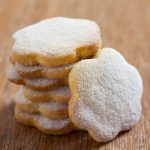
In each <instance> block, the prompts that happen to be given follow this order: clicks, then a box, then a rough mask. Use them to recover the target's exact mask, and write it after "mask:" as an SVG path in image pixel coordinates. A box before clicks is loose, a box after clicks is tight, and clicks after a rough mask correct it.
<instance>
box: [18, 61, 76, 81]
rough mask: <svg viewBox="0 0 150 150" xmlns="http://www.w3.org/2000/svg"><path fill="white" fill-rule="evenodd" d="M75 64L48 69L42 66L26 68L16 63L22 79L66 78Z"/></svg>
mask: <svg viewBox="0 0 150 150" xmlns="http://www.w3.org/2000/svg"><path fill="white" fill-rule="evenodd" d="M73 65H74V64H68V65H64V66H57V67H46V66H41V65H36V66H25V65H22V64H19V63H15V68H16V70H17V72H18V74H19V75H20V76H22V77H31V78H33V77H34V78H37V77H48V78H66V77H68V74H69V72H70V70H71V68H72V67H73Z"/></svg>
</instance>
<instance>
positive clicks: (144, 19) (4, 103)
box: [0, 0, 150, 150]
mask: <svg viewBox="0 0 150 150" xmlns="http://www.w3.org/2000/svg"><path fill="white" fill-rule="evenodd" d="M53 16H67V17H78V18H87V19H92V20H95V21H96V22H97V23H98V24H99V25H100V26H101V31H102V38H103V45H104V46H106V47H114V48H116V49H118V50H119V51H120V52H121V53H122V54H123V55H124V56H125V58H126V59H127V60H128V61H129V62H130V63H131V64H133V65H135V66H136V67H137V68H138V69H139V71H140V73H141V75H142V77H143V81H144V95H143V99H142V105H143V114H142V117H141V120H140V122H139V123H138V125H137V126H136V127H135V128H134V129H133V130H131V131H129V132H125V133H122V134H120V135H119V136H118V137H117V138H116V139H115V140H113V141H111V142H109V143H105V144H102V143H97V142H95V141H94V140H92V139H91V137H90V136H89V135H88V134H87V133H86V132H72V133H71V134H68V135H64V136H48V135H45V134H43V133H41V132H39V131H37V130H36V129H34V128H29V127H24V126H22V125H20V124H19V123H17V122H16V121H15V119H14V102H13V101H14V100H13V97H14V94H15V92H16V90H17V86H14V85H12V84H10V83H9V82H8V81H7V77H6V70H7V67H8V56H9V53H10V48H11V46H12V38H11V36H12V33H13V32H15V31H16V30H17V29H19V28H22V27H24V26H26V25H29V24H32V23H35V22H37V21H39V20H41V19H44V18H49V17H53ZM0 21H1V22H0V149H2V150H22V149H25V150H38V149H39V150H47V149H50V150H55V149H56V150H63V149H64V150H74V149H75V150H91V149H99V150H150V109H149V106H150V94H149V92H150V91H149V89H150V1H149V0H132V1H131V0H108V1H106V0H105V1H103V0H0Z"/></svg>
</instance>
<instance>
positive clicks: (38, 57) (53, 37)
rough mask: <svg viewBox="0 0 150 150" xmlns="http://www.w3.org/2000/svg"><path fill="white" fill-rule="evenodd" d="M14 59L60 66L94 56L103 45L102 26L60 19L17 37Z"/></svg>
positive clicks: (13, 49) (90, 22) (24, 31)
mask: <svg viewBox="0 0 150 150" xmlns="http://www.w3.org/2000/svg"><path fill="white" fill-rule="evenodd" d="M13 38H14V40H15V41H14V45H13V48H12V58H13V60H14V61H15V62H18V63H21V64H25V65H37V64H40V65H44V66H60V65H65V64H71V63H74V62H76V61H78V60H81V59H83V58H89V57H92V56H93V55H94V54H95V53H96V52H97V50H98V48H99V47H100V46H101V43H102V42H101V37H100V29H99V27H98V25H97V24H96V23H95V22H93V21H89V20H85V19H71V18H64V17H56V18H51V19H47V20H43V21H41V22H39V23H36V24H33V25H30V26H28V27H26V28H23V29H21V30H19V31H17V32H16V33H14V35H13Z"/></svg>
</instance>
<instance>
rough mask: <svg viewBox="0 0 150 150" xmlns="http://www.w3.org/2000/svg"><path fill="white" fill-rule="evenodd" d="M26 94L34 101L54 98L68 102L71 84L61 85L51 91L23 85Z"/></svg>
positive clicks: (61, 101) (57, 100)
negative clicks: (33, 88) (37, 89)
mask: <svg viewBox="0 0 150 150" xmlns="http://www.w3.org/2000/svg"><path fill="white" fill-rule="evenodd" d="M22 88H23V93H24V95H25V96H26V97H27V98H28V99H29V100H30V101H33V102H44V101H49V99H53V100H54V101H56V102H60V103H65V102H66V103H67V102H68V101H69V99H70V97H71V93H70V89H69V86H59V87H56V88H53V89H50V90H49V91H36V90H32V89H31V88H28V87H25V86H23V87H22Z"/></svg>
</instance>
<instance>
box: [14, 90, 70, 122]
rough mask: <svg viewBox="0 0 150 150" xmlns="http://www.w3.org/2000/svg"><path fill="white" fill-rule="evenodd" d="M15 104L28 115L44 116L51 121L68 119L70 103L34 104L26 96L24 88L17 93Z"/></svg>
mask: <svg viewBox="0 0 150 150" xmlns="http://www.w3.org/2000/svg"><path fill="white" fill-rule="evenodd" d="M15 102H16V107H17V108H18V109H20V110H22V111H25V112H28V113H37V114H42V115H44V116H46V117H49V118H51V119H61V118H67V117H68V103H58V102H55V101H53V100H49V101H48V102H38V103H36V102H32V101H30V100H28V99H27V98H26V97H25V96H24V94H23V90H22V88H20V89H19V91H18V92H17V94H16V96H15Z"/></svg>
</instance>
